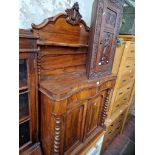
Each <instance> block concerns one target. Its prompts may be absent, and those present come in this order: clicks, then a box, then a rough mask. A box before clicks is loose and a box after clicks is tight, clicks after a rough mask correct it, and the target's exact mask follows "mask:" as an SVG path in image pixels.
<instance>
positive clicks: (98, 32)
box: [87, 0, 123, 78]
mask: <svg viewBox="0 0 155 155" xmlns="http://www.w3.org/2000/svg"><path fill="white" fill-rule="evenodd" d="M122 10H123V5H122V3H121V1H118V0H95V1H94V5H93V12H92V21H91V29H90V37H89V38H90V39H89V52H88V53H89V59H88V62H87V75H88V77H89V78H95V77H97V76H102V75H107V74H110V73H111V70H112V64H113V58H114V54H115V48H116V36H117V35H118V32H119V27H120V23H121V18H122Z"/></svg>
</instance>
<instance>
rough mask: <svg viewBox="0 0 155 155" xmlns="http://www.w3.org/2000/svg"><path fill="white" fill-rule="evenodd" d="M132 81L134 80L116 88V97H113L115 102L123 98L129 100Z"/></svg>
mask: <svg viewBox="0 0 155 155" xmlns="http://www.w3.org/2000/svg"><path fill="white" fill-rule="evenodd" d="M133 83H134V81H132V82H130V83H129V84H127V85H126V86H124V87H122V88H120V89H118V92H117V94H116V98H115V102H117V101H119V100H124V101H127V100H129V97H130V94H131V90H132V87H133Z"/></svg>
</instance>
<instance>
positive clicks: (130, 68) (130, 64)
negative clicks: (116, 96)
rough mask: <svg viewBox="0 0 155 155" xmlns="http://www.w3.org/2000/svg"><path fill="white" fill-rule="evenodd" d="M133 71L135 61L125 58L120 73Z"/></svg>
mask: <svg viewBox="0 0 155 155" xmlns="http://www.w3.org/2000/svg"><path fill="white" fill-rule="evenodd" d="M134 69H135V60H134V59H132V58H126V61H125V63H124V64H123V66H122V73H123V72H129V73H132V72H134Z"/></svg>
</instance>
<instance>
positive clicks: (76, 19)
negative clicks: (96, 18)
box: [65, 2, 82, 25]
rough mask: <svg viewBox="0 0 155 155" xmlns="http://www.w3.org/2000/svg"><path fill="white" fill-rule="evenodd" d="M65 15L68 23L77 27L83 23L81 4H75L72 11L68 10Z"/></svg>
mask: <svg viewBox="0 0 155 155" xmlns="http://www.w3.org/2000/svg"><path fill="white" fill-rule="evenodd" d="M65 12H66V13H67V14H66V15H65V18H66V21H67V22H68V23H70V24H72V25H77V24H79V23H80V21H81V18H82V16H81V14H80V13H79V4H78V2H76V3H74V5H73V6H72V8H71V9H66V10H65Z"/></svg>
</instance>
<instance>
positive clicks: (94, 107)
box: [84, 95, 102, 139]
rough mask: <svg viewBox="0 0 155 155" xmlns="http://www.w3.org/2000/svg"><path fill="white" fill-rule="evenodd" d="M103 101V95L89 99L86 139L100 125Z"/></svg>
mask: <svg viewBox="0 0 155 155" xmlns="http://www.w3.org/2000/svg"><path fill="white" fill-rule="evenodd" d="M101 101H102V96H101V95H100V96H98V97H96V98H93V99H91V100H89V101H88V106H87V114H86V124H85V134H84V139H85V138H87V137H88V136H89V135H91V133H92V132H93V131H95V129H97V127H98V126H99V123H100V122H99V121H100V110H101V107H102V106H101V103H102V102H101Z"/></svg>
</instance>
